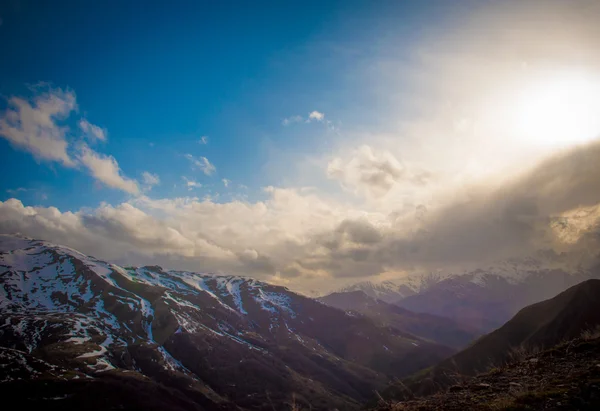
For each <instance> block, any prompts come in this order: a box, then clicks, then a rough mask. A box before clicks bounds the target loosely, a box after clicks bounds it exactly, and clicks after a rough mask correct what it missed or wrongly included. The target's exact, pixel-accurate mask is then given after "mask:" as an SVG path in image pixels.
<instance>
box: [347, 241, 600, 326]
mask: <svg viewBox="0 0 600 411" xmlns="http://www.w3.org/2000/svg"><path fill="white" fill-rule="evenodd" d="M594 264H597V258H595V257H593V256H592V257H590V255H588V253H584V254H581V255H580V254H575V253H570V254H569V253H560V254H557V253H555V252H553V251H547V250H540V251H538V252H537V253H535V254H534V255H533V256H530V257H521V258H510V259H505V260H501V261H498V262H496V263H494V264H491V265H486V266H482V267H481V268H477V269H474V270H463V271H456V272H455V271H447V270H438V271H435V272H425V273H419V272H416V273H412V274H408V275H405V276H403V277H400V278H395V279H391V280H387V281H383V282H371V281H364V282H359V283H356V284H352V285H349V286H347V287H344V288H342V289H339V290H338V291H336V292H338V293H351V292H354V291H362V292H364V293H365V294H366V295H368V296H369V297H372V298H375V299H378V300H381V301H385V302H387V303H393V304H396V305H399V306H401V307H403V308H406V309H408V310H410V311H414V312H418V313H428V314H433V315H437V316H442V317H449V318H452V319H454V320H455V321H458V322H461V323H464V324H469V325H470V326H471V327H473V328H477V329H481V330H483V331H484V332H489V331H492V330H494V329H496V328H498V327H499V326H501V325H502V324H504V323H505V322H506V321H508V320H509V319H510V318H511V317H512V316H513V315H515V314H516V313H517V311H519V310H520V309H521V308H523V307H525V306H527V305H529V304H533V303H536V302H538V301H542V300H544V299H547V298H551V297H552V296H554V295H556V294H557V293H559V292H561V291H564V290H566V289H567V288H569V287H570V286H572V285H575V284H577V283H580V282H581V281H584V280H586V279H589V278H600V269H599V268H598V265H594Z"/></svg>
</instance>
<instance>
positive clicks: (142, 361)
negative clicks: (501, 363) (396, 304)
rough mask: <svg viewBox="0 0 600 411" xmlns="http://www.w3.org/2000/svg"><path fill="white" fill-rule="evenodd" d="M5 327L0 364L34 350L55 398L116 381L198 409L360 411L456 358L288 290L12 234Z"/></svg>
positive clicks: (6, 247) (2, 278)
mask: <svg viewBox="0 0 600 411" xmlns="http://www.w3.org/2000/svg"><path fill="white" fill-rule="evenodd" d="M0 324H2V325H1V326H0V346H2V347H5V348H7V349H11V350H13V351H12V352H16V353H18V355H16V356H8V357H4V360H3V361H5V362H6V364H5V367H9V368H10V369H21V370H23V369H25V370H27V369H28V367H29V365H28V364H27V361H25V360H23V358H25V357H23V356H26V355H29V356H30V357H31V358H33V359H35V360H39V361H45V362H46V363H48V364H50V366H53V367H59V368H60V369H63V370H66V371H64V372H63V373H51V374H48V373H41V374H36V373H29V374H27V373H26V374H27V376H26V378H25V380H26V381H28V382H31V383H32V384H34V383H35V384H37V383H36V382H35V381H38V380H40V379H43V380H44V381H51V382H52V384H54V385H56V384H57V383H58V381H63V379H64V378H67V380H68V381H67V382H64V381H63V382H61V383H60V384H58V385H60V387H62V388H64V390H66V391H68V392H66V393H64V394H61V395H67V396H70V397H69V398H75V399H77V398H79V397H78V396H80V395H83V394H81V393H84V392H88V391H89V390H92V391H93V390H95V389H98V387H100V386H105V387H110V386H111V384H113V380H119V381H120V380H122V379H125V380H126V381H130V383H129V385H127V384H126V385H127V386H131V387H133V388H132V391H133V392H135V391H136V390H138V389H139V390H141V391H145V390H148V389H150V388H148V387H146V388H144V387H141V386H142V385H144V382H145V381H146V382H148V384H151V385H152V384H154V385H156V386H157V387H159V388H160V387H162V388H160V389H163V388H164V389H165V390H168V391H169V392H171V391H172V392H173V395H174V397H173V398H180V399H182V401H183V402H182V404H185V403H186V401H188V402H189V401H191V402H193V403H194V404H198V405H199V406H201V407H205V408H206V409H219V408H222V407H225V408H226V409H235V408H236V407H241V408H242V409H272V408H273V406H275V408H277V409H284V408H285V407H287V405H286V404H288V403H289V401H291V398H292V396H294V397H295V399H296V400H295V401H296V402H297V404H299V405H300V406H305V407H310V408H312V409H315V410H318V409H332V408H340V409H355V408H358V407H359V404H360V402H361V401H364V400H365V399H366V398H368V397H369V396H370V395H371V394H372V391H373V390H375V389H380V388H382V387H383V386H385V385H386V383H387V381H388V379H389V378H390V377H394V376H395V377H402V376H406V375H409V374H410V373H413V372H415V371H417V370H418V369H420V368H422V367H426V366H429V365H432V364H434V363H435V362H437V361H439V360H441V359H442V358H444V357H445V356H448V355H449V354H451V350H450V349H448V348H446V347H443V346H440V345H438V344H433V343H430V342H428V341H424V340H422V339H420V338H418V337H415V336H412V335H407V334H406V333H402V332H400V331H398V330H396V329H394V328H391V327H381V326H378V325H376V324H375V323H374V322H373V321H372V320H370V319H367V318H364V317H362V316H359V317H357V316H352V315H348V314H346V313H344V312H343V311H340V310H338V309H335V308H331V307H328V306H326V305H324V304H322V303H320V302H317V301H315V300H312V299H310V298H306V297H303V296H300V295H298V294H295V293H293V292H290V291H289V290H287V289H285V288H283V287H278V286H273V285H269V284H266V283H263V282H259V281H256V280H253V279H248V278H242V277H233V276H216V275H211V274H199V273H190V272H181V271H166V270H163V269H162V268H160V267H119V266H116V265H113V264H109V263H106V262H103V261H100V260H97V259H95V258H93V257H89V256H85V255H83V254H81V253H78V252H77V251H75V250H71V249H69V248H66V247H61V246H57V245H54V244H50V243H47V242H43V241H36V240H31V239H25V238H20V237H14V236H0ZM15 350H16V351H15ZM15 367H16V368H15ZM53 375H54V376H53ZM12 378H13V377H12V375H6V376H5V377H4V379H3V380H2V381H3V382H2V383H1V384H4V383H7V382H10V380H11V379H12ZM82 379H83V380H85V381H86V384H84V385H85V387H87V388H85V389H84V388H81V387H82V386H84V385H82V384H81V383H80V380H82ZM111 379H113V380H111ZM95 382H97V383H98V384H99V385H98V386H96V385H93V383H95ZM89 384H92V385H91V386H88V385H89ZM102 384H104V385H102ZM65 387H66V388H65ZM62 388H61V389H62ZM80 388H81V390H80ZM69 390H72V392H70V391H69ZM173 390H174V391H173ZM173 401H175V400H173ZM178 401H179V400H178ZM75 402H76V401H75ZM184 408H185V406H184Z"/></svg>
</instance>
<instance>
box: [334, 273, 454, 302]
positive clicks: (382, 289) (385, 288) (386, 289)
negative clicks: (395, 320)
mask: <svg viewBox="0 0 600 411" xmlns="http://www.w3.org/2000/svg"><path fill="white" fill-rule="evenodd" d="M449 275H450V274H445V275H444V274H443V273H433V272H432V273H416V274H411V275H407V276H404V277H401V278H397V279H393V280H386V281H380V282H375V281H361V282H358V283H355V284H351V285H349V286H346V287H343V288H340V289H339V290H337V291H336V292H337V293H351V292H354V291H362V292H363V293H365V294H366V295H368V296H369V297H372V298H375V299H378V300H381V301H384V302H386V303H395V302H397V301H399V300H401V299H403V298H406V297H409V296H411V295H415V294H418V293H420V292H421V291H424V290H426V289H427V288H428V287H429V286H431V285H433V284H435V283H437V282H439V281H441V280H443V279H444V278H446V277H447V276H449Z"/></svg>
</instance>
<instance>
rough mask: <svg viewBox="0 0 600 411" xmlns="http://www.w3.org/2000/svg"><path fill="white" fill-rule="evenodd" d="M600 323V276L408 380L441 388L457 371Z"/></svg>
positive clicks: (418, 388) (483, 366)
mask: <svg viewBox="0 0 600 411" xmlns="http://www.w3.org/2000/svg"><path fill="white" fill-rule="evenodd" d="M599 326H600V280H595V279H593V280H587V281H584V282H582V283H580V284H577V285H575V286H573V287H571V288H569V289H568V290H566V291H564V292H562V293H560V294H559V295H557V296H556V297H554V298H551V299H549V300H546V301H543V302H540V303H537V304H533V305H531V306H528V307H526V308H524V309H522V310H521V311H519V313H518V314H517V315H515V316H514V317H513V318H512V319H511V320H510V321H508V322H507V323H506V324H505V325H503V326H502V327H501V328H499V329H497V330H495V331H493V332H491V333H489V334H487V335H485V336H483V337H481V338H480V339H478V340H477V341H476V342H475V343H473V344H472V345H471V346H469V347H468V348H466V349H464V350H462V351H460V352H459V353H457V354H455V355H454V356H452V357H450V358H448V359H446V360H444V361H442V362H441V363H440V364H438V365H436V366H435V367H433V368H432V369H430V370H425V371H424V372H421V373H419V374H417V375H415V376H414V377H412V378H410V379H407V380H406V381H405V384H404V386H405V387H408V388H409V389H410V391H411V392H413V393H416V394H427V393H431V392H435V391H436V390H439V389H440V388H442V387H446V386H449V385H451V384H453V383H454V380H455V376H456V375H460V376H465V375H467V376H468V375H476V374H477V373H480V372H485V371H486V370H489V369H490V368H493V367H497V366H499V365H502V364H505V363H507V362H509V361H510V360H511V358H512V357H515V356H516V357H519V356H521V355H522V353H527V352H534V351H541V350H544V349H547V348H551V347H554V346H555V345H557V344H559V343H561V342H562V341H569V340H573V339H575V338H577V337H579V336H580V335H582V333H584V332H586V331H587V330H590V329H596V327H599Z"/></svg>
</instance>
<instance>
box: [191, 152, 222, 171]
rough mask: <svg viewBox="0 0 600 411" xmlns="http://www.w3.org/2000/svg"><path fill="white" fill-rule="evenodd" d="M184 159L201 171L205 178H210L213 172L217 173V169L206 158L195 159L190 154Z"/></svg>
mask: <svg viewBox="0 0 600 411" xmlns="http://www.w3.org/2000/svg"><path fill="white" fill-rule="evenodd" d="M185 158H187V159H188V160H189V161H190V162H191V163H192V164H193V165H194V166H195V167H198V168H199V169H200V170H202V172H203V173H204V174H206V175H207V176H211V175H213V174H214V172H215V171H217V168H216V167H215V166H214V165H213V164H212V163H211V162H210V161H208V158H206V157H198V158H195V157H194V156H193V155H191V154H186V155H185Z"/></svg>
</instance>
